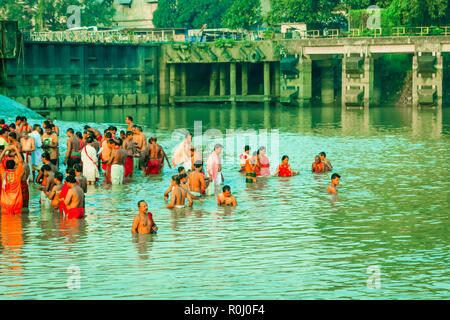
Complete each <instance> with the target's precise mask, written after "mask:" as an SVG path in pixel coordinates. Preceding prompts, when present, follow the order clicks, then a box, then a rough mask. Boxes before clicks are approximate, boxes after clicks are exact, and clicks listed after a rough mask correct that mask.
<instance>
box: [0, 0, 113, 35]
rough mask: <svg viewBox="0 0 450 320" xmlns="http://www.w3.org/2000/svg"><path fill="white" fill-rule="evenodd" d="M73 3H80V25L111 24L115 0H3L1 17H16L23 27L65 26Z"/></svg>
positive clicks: (36, 28) (43, 29)
mask: <svg viewBox="0 0 450 320" xmlns="http://www.w3.org/2000/svg"><path fill="white" fill-rule="evenodd" d="M70 5H79V6H80V9H81V16H80V18H81V26H95V25H104V26H110V25H111V24H112V18H113V16H114V13H115V9H114V7H113V0H103V1H100V0H78V1H77V0H57V1H55V0H22V2H20V3H18V2H17V1H15V0H0V17H1V18H2V19H6V20H17V21H18V22H19V28H20V29H22V30H27V31H29V30H33V29H35V30H36V31H46V30H51V31H55V30H65V29H67V18H68V17H69V16H70V14H68V13H67V8H68V7H69V6H70Z"/></svg>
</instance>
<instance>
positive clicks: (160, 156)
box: [145, 137, 172, 174]
mask: <svg viewBox="0 0 450 320" xmlns="http://www.w3.org/2000/svg"><path fill="white" fill-rule="evenodd" d="M156 141H157V139H156V137H151V138H150V139H149V140H148V162H147V171H146V172H145V173H146V174H159V173H160V172H161V169H162V167H163V166H164V159H166V161H167V164H168V165H169V168H172V166H171V165H170V162H169V159H168V158H167V155H166V153H165V152H164V150H163V148H162V147H161V146H160V145H159V144H157V143H156Z"/></svg>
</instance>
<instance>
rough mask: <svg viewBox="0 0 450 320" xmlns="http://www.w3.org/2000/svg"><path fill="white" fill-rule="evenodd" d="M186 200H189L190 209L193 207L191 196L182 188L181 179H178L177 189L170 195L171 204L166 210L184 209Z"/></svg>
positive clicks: (176, 182) (176, 181)
mask: <svg viewBox="0 0 450 320" xmlns="http://www.w3.org/2000/svg"><path fill="white" fill-rule="evenodd" d="M185 199H188V201H189V207H192V198H191V195H190V194H189V192H187V191H186V190H185V189H184V188H182V187H181V186H180V177H176V179H175V188H174V189H173V190H172V192H171V193H170V204H169V205H168V206H167V207H166V208H168V209H172V208H174V207H175V208H184V203H185Z"/></svg>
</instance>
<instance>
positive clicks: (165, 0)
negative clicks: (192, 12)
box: [153, 0, 178, 28]
mask: <svg viewBox="0 0 450 320" xmlns="http://www.w3.org/2000/svg"><path fill="white" fill-rule="evenodd" d="M177 20H178V16H177V0H159V1H158V8H157V9H156V10H155V12H153V24H154V25H155V26H156V27H158V28H168V27H172V28H173V27H176V26H177V22H178V21H177Z"/></svg>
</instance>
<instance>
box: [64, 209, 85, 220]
mask: <svg viewBox="0 0 450 320" xmlns="http://www.w3.org/2000/svg"><path fill="white" fill-rule="evenodd" d="M83 217H84V208H72V209H69V210H67V219H81V218H83Z"/></svg>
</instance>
